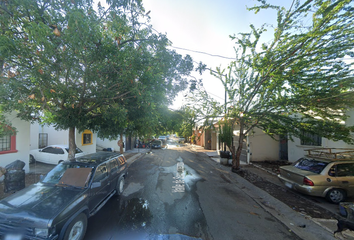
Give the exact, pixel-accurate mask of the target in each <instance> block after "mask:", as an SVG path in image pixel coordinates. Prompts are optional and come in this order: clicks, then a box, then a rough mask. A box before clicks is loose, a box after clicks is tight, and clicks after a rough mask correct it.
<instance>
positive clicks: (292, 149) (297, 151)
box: [288, 109, 354, 162]
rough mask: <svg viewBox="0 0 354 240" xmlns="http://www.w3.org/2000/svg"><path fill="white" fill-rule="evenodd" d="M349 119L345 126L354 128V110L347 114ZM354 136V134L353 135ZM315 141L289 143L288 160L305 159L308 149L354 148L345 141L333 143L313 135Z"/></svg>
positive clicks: (297, 139) (298, 140) (295, 139)
mask: <svg viewBox="0 0 354 240" xmlns="http://www.w3.org/2000/svg"><path fill="white" fill-rule="evenodd" d="M347 115H348V116H349V118H348V119H347V120H346V121H345V125H347V126H354V109H350V110H349V111H348V113H347ZM352 135H353V136H354V133H352ZM311 138H312V139H313V141H311V142H305V141H302V140H301V139H299V138H294V140H293V141H288V158H289V161H290V162H295V161H297V160H298V159H299V158H301V157H304V154H305V150H306V149H314V148H354V145H350V144H348V143H345V142H343V141H336V142H335V141H332V140H328V139H326V138H323V137H320V136H316V135H312V136H311Z"/></svg>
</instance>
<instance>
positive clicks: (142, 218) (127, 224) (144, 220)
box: [120, 198, 153, 230]
mask: <svg viewBox="0 0 354 240" xmlns="http://www.w3.org/2000/svg"><path fill="white" fill-rule="evenodd" d="M121 208H122V210H124V212H125V214H124V216H123V217H122V219H121V221H120V224H121V225H122V226H123V228H125V229H132V230H139V229H140V230H141V229H146V228H148V227H149V226H150V224H151V220H152V218H153V215H152V214H151V211H150V209H149V203H148V201H147V200H145V199H142V198H132V199H129V200H127V201H126V202H124V203H123V206H122V207H121Z"/></svg>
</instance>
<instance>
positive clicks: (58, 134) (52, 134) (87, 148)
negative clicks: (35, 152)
mask: <svg viewBox="0 0 354 240" xmlns="http://www.w3.org/2000/svg"><path fill="white" fill-rule="evenodd" d="M39 133H48V145H55V144H60V145H69V131H68V130H55V128H54V127H53V126H48V125H39V124H38V123H35V124H31V138H30V139H31V149H37V148H38V138H39V137H38V136H39ZM82 135H83V133H80V132H78V131H77V130H76V133H75V142H76V146H77V147H78V148H80V149H81V150H82V151H84V152H86V153H94V152H96V139H97V134H96V133H93V137H92V144H89V145H83V144H82Z"/></svg>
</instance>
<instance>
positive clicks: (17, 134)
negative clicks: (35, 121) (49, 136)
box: [0, 112, 30, 172]
mask: <svg viewBox="0 0 354 240" xmlns="http://www.w3.org/2000/svg"><path fill="white" fill-rule="evenodd" d="M5 117H6V119H7V121H8V122H11V124H12V127H13V128H14V129H16V131H14V132H13V134H7V135H5V136H2V137H0V166H1V167H5V166H6V165H8V164H10V163H12V162H13V161H15V160H21V161H23V162H25V164H26V165H25V167H24V170H25V171H26V172H28V171H29V155H28V152H29V150H30V123H29V122H26V121H23V120H21V119H19V118H17V117H16V112H12V113H11V114H8V115H6V116H5ZM5 127H6V126H5Z"/></svg>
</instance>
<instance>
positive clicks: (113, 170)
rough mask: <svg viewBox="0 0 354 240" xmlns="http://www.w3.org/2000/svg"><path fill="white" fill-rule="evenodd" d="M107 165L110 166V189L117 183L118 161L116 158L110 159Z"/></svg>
mask: <svg viewBox="0 0 354 240" xmlns="http://www.w3.org/2000/svg"><path fill="white" fill-rule="evenodd" d="M109 166H110V181H111V188H110V189H111V191H113V190H115V188H116V186H117V183H118V178H119V172H120V171H119V163H118V158H114V159H111V160H110V161H109Z"/></svg>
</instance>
